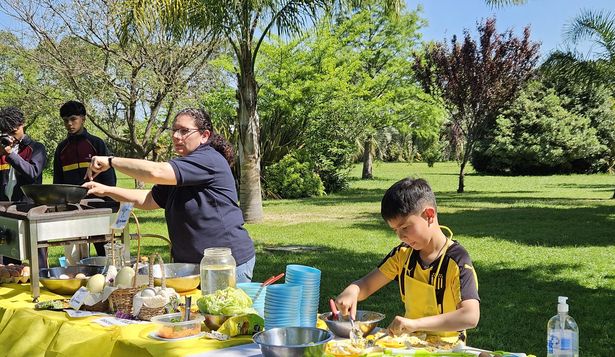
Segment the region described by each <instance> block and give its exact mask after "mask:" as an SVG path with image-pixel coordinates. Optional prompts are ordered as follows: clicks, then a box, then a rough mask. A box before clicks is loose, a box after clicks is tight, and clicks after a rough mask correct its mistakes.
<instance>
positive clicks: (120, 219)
mask: <svg viewBox="0 0 615 357" xmlns="http://www.w3.org/2000/svg"><path fill="white" fill-rule="evenodd" d="M133 208H134V204H132V203H130V202H122V203H120V209H119V210H118V211H117V216H116V218H115V222H113V224H112V225H111V228H113V229H124V227H126V224H128V220H129V219H130V212H132V209H133Z"/></svg>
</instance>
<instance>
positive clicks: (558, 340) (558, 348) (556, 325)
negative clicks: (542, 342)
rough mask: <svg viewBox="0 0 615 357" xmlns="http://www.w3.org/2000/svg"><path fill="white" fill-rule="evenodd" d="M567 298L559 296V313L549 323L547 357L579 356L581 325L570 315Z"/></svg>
mask: <svg viewBox="0 0 615 357" xmlns="http://www.w3.org/2000/svg"><path fill="white" fill-rule="evenodd" d="M567 299H568V298H567V297H566V296H560V297H558V298H557V302H558V304H557V315H555V316H553V317H552V318H551V319H550V320H549V322H548V323H547V357H578V356H579V327H578V326H577V323H576V322H575V321H574V319H573V318H572V317H571V316H569V315H568V304H566V300H567Z"/></svg>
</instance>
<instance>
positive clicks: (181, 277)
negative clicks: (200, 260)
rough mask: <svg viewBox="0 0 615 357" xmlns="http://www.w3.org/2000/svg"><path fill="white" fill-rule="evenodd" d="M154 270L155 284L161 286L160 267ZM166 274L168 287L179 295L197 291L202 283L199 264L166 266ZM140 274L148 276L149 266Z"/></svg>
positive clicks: (172, 264) (171, 264)
mask: <svg viewBox="0 0 615 357" xmlns="http://www.w3.org/2000/svg"><path fill="white" fill-rule="evenodd" d="M153 267H154V269H153V274H154V284H155V285H156V286H160V284H161V279H160V277H161V276H162V275H161V274H160V273H161V271H160V265H159V264H155V265H154V266H153ZM164 273H165V277H166V284H167V287H169V288H173V289H175V291H177V292H178V293H181V292H186V291H191V290H194V289H196V288H197V287H198V286H199V284H200V283H201V275H200V270H199V265H198V264H190V263H168V264H164ZM139 274H143V275H148V274H149V266H146V267H143V268H140V269H139Z"/></svg>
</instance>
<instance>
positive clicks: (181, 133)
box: [167, 128, 199, 137]
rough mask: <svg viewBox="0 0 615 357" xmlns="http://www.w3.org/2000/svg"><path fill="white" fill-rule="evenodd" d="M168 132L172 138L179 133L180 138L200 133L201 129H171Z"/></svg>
mask: <svg viewBox="0 0 615 357" xmlns="http://www.w3.org/2000/svg"><path fill="white" fill-rule="evenodd" d="M167 131H168V132H169V134H171V136H173V135H175V133H179V136H182V137H183V136H186V135H188V134H190V133H192V132H195V131H199V129H194V128H192V129H190V128H179V129H173V128H169V129H167Z"/></svg>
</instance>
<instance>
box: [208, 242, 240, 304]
mask: <svg viewBox="0 0 615 357" xmlns="http://www.w3.org/2000/svg"><path fill="white" fill-rule="evenodd" d="M235 268H236V263H235V258H233V255H232V254H231V249H230V248H207V249H205V250H204V251H203V259H201V294H203V295H207V294H212V293H214V292H216V291H217V290H222V289H226V288H228V287H235V281H236V278H235Z"/></svg>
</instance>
